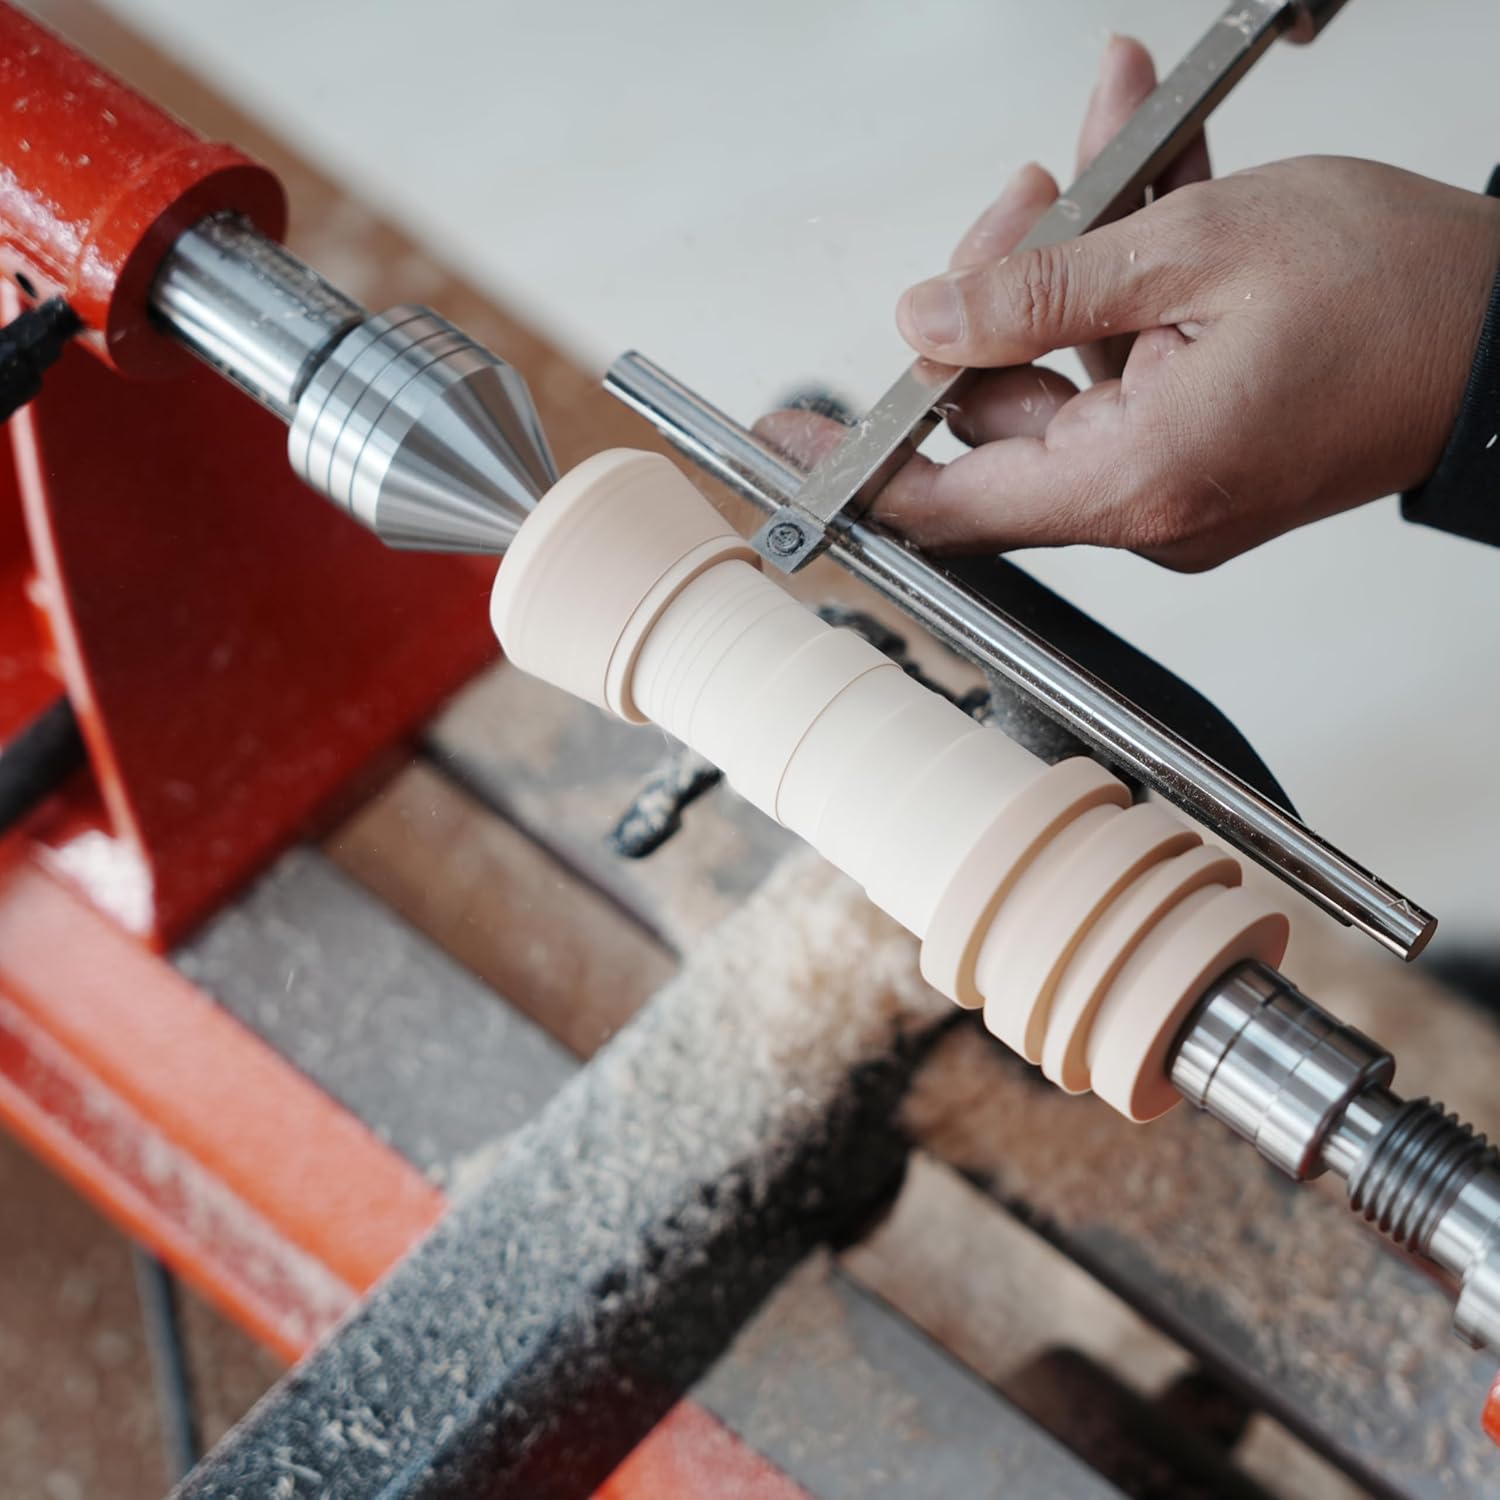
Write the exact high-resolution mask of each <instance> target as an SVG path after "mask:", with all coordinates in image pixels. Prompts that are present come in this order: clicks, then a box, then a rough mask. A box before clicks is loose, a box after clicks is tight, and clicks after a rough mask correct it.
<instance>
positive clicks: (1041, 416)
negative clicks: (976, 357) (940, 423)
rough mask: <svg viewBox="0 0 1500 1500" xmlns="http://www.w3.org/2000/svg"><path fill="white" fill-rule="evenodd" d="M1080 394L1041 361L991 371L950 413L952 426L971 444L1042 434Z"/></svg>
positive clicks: (987, 372) (1076, 388) (1064, 376)
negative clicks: (1063, 406) (1044, 367)
mask: <svg viewBox="0 0 1500 1500" xmlns="http://www.w3.org/2000/svg"><path fill="white" fill-rule="evenodd" d="M1077 394H1078V387H1077V386H1076V385H1074V384H1073V382H1072V381H1071V380H1069V379H1068V377H1067V376H1066V375H1059V374H1058V373H1057V372H1056V371H1055V370H1044V369H1040V368H1038V367H1037V366H1036V365H1016V366H1015V367H1014V368H1012V369H1009V370H994V371H986V372H985V373H984V374H983V375H981V376H979V378H978V379H977V380H976V381H975V382H974V384H973V385H972V386H970V387H969V389H968V390H966V391H965V392H964V394H963V396H962V398H961V399H960V401H959V403H958V405H957V406H956V407H955V408H954V409H953V410H952V411H950V412H949V413H948V427H949V429H950V430H951V431H952V433H953V435H954V436H955V437H957V438H958V439H959V440H960V441H961V442H964V443H967V444H968V445H969V446H970V447H971V448H975V447H978V446H979V444H980V443H993V442H997V441H998V440H999V439H1001V438H1010V437H1040V436H1041V435H1042V434H1043V433H1044V432H1045V431H1046V430H1047V424H1048V423H1049V422H1050V421H1051V420H1052V418H1053V417H1054V416H1055V415H1056V414H1057V410H1058V408H1059V407H1060V406H1062V404H1063V403H1064V402H1065V401H1068V400H1070V399H1071V398H1072V397H1074V396H1076V395H1077Z"/></svg>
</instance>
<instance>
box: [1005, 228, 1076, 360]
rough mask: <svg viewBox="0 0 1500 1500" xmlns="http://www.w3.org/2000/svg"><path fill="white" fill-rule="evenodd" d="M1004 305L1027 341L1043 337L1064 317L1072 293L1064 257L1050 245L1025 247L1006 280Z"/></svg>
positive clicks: (1060, 322)
mask: <svg viewBox="0 0 1500 1500" xmlns="http://www.w3.org/2000/svg"><path fill="white" fill-rule="evenodd" d="M1007 285H1008V299H1009V306H1008V307H1007V308H1006V309H1004V310H1005V311H1006V312H1007V313H1008V314H1009V319H1010V322H1011V324H1012V326H1013V327H1014V328H1015V329H1016V331H1017V332H1018V333H1019V334H1020V335H1021V336H1022V337H1023V338H1025V339H1026V340H1028V341H1045V340H1046V338H1047V336H1048V335H1049V334H1050V333H1051V332H1052V331H1053V330H1054V329H1056V328H1057V327H1058V326H1059V325H1060V324H1062V323H1063V322H1064V321H1065V320H1066V316H1067V312H1068V307H1069V303H1070V299H1071V295H1072V288H1071V275H1070V268H1069V266H1068V262H1067V257H1066V256H1063V255H1059V254H1058V252H1057V248H1056V247H1055V246H1053V245H1044V246H1041V247H1040V248H1038V249H1035V250H1028V251H1027V252H1026V254H1025V255H1023V256H1022V257H1021V258H1020V260H1019V262H1017V263H1016V272H1015V275H1014V276H1012V277H1010V278H1009V281H1008V284H1007Z"/></svg>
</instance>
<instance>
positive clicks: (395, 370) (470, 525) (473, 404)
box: [287, 307, 557, 552]
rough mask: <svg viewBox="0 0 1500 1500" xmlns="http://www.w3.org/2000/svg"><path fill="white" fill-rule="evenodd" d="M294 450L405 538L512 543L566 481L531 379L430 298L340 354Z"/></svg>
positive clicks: (307, 398)
mask: <svg viewBox="0 0 1500 1500" xmlns="http://www.w3.org/2000/svg"><path fill="white" fill-rule="evenodd" d="M287 452H288V454H289V456H290V458H291V462H292V467H293V468H294V469H295V470H296V471H297V473H298V474H299V475H300V476H301V477H302V478H303V479H304V480H305V481H306V482H307V483H308V484H309V485H311V486H312V487H313V488H314V489H315V490H318V491H320V492H321V493H322V494H325V495H327V496H328V498H329V499H330V500H332V501H333V502H334V504H335V505H338V506H341V507H342V508H343V509H344V510H346V511H348V512H349V514H350V515H351V516H353V517H354V519H355V520H357V521H359V522H360V523H361V524H362V525H364V526H367V527H368V528H369V529H370V530H371V531H373V532H375V533H376V535H377V536H379V537H380V538H381V539H382V540H383V541H384V542H386V543H387V544H388V545H390V546H392V547H402V548H420V549H425V550H432V551H443V552H503V551H504V550H505V549H506V547H507V546H508V545H509V544H510V540H511V538H512V537H513V536H514V535H515V533H516V529H517V528H518V527H519V526H520V524H521V522H522V521H523V520H525V518H526V516H527V515H528V514H529V513H530V511H531V509H532V507H533V506H534V505H535V504H536V502H537V501H538V500H539V499H540V498H541V497H542V496H543V495H544V494H545V493H546V492H547V490H548V489H549V488H550V487H551V486H552V485H553V483H555V482H556V479H557V469H556V466H555V465H554V463H553V461H552V455H551V453H550V451H549V450H548V447H547V440H546V437H545V435H544V434H543V432H542V429H541V424H540V422H539V421H538V419H537V416H536V410H535V408H534V407H533V406H532V404H531V397H530V395H529V394H528V392H527V390H526V385H525V382H524V381H523V380H522V379H521V377H520V375H519V374H518V373H517V372H516V371H515V370H514V369H512V368H511V367H510V366H509V365H507V364H506V363H505V362H504V361H503V360H500V359H497V358H496V357H495V356H494V355H493V354H491V353H490V352H489V351H488V350H486V349H483V348H481V347H480V346H479V345H478V344H476V343H475V342H474V341H473V340H472V339H471V338H469V337H468V335H466V334H464V333H461V332H460V331H459V330H458V329H457V328H455V327H454V326H453V325H452V324H451V323H449V322H448V321H447V320H446V319H445V318H441V317H439V316H438V315H437V314H436V313H434V312H431V311H429V310H428V309H427V308H423V307H400V308H395V309H393V310H392V311H390V312H388V313H384V314H382V315H381V316H380V317H377V318H371V319H369V320H368V321H366V322H364V323H362V324H360V325H359V327H357V328H356V329H354V330H353V331H352V332H351V333H349V334H347V335H346V336H345V337H344V338H343V339H342V340H341V341H340V342H339V343H338V344H337V345H336V346H335V347H334V348H333V349H332V350H331V351H330V353H329V354H328V356H327V358H326V359H325V360H324V361H323V363H322V364H321V365H319V366H318V368H317V370H316V371H315V372H314V373H313V376H312V378H311V379H310V380H309V381H308V383H307V388H306V390H305V391H304V392H303V394H302V398H301V400H300V401H299V402H298V403H297V411H296V415H295V416H294V418H293V420H292V424H291V430H290V432H289V434H288V437H287Z"/></svg>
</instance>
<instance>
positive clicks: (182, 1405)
mask: <svg viewBox="0 0 1500 1500" xmlns="http://www.w3.org/2000/svg"><path fill="white" fill-rule="evenodd" d="M135 1287H136V1295H137V1296H138V1297H139V1298H140V1303H141V1321H142V1323H143V1324H144V1325H145V1329H146V1348H147V1351H148V1353H149V1354H150V1357H151V1374H152V1377H153V1379H154V1381H155V1384H156V1405H157V1410H158V1411H159V1412H160V1414H161V1430H162V1448H163V1450H164V1452H165V1454H166V1460H167V1470H168V1474H169V1476H170V1478H171V1480H172V1483H173V1484H176V1483H177V1481H178V1480H179V1479H182V1478H183V1477H184V1476H185V1475H187V1474H188V1473H189V1472H190V1471H191V1469H192V1468H193V1465H194V1464H196V1463H197V1462H198V1459H199V1457H200V1450H199V1446H198V1418H197V1414H196V1412H195V1410H194V1406H193V1377H192V1372H191V1371H190V1370H189V1369H188V1358H187V1345H186V1343H185V1342H184V1341H183V1336H182V1310H181V1307H180V1305H179V1302H178V1298H177V1278H176V1277H174V1276H173V1275H172V1273H171V1272H170V1271H169V1270H168V1269H167V1268H166V1266H164V1265H163V1264H162V1263H161V1261H159V1260H158V1259H157V1258H156V1257H155V1256H154V1255H153V1254H152V1253H151V1252H150V1251H149V1250H145V1249H142V1248H141V1247H140V1246H139V1245H137V1246H136V1249H135Z"/></svg>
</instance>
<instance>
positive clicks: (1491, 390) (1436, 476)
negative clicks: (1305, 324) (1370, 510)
mask: <svg viewBox="0 0 1500 1500" xmlns="http://www.w3.org/2000/svg"><path fill="white" fill-rule="evenodd" d="M1485 191H1486V192H1487V193H1488V194H1489V195H1490V197H1492V198H1495V197H1500V167H1497V168H1496V169H1495V171H1494V172H1493V173H1492V174H1491V176H1490V181H1489V186H1488V187H1487V188H1486V189H1485ZM1401 514H1402V515H1403V516H1405V517H1406V519H1407V520H1408V521H1416V522H1419V523H1420V524H1421V525H1423V526H1435V527H1436V528H1437V529H1438V530H1439V531H1451V532H1452V533H1453V534H1454V535H1455V536H1463V537H1468V538H1469V539H1470V540H1471V541H1476V542H1488V543H1489V545H1490V546H1492V547H1500V277H1497V278H1496V281H1495V288H1494V290H1493V291H1492V292H1491V293H1490V306H1489V311H1488V313H1487V314H1486V315H1485V319H1484V328H1483V330H1482V331H1481V333H1480V335H1479V347H1478V349H1477V350H1476V351H1475V354H1474V367H1473V369H1471V370H1470V371H1469V383H1468V385H1467V386H1466V387H1465V388H1464V399H1463V405H1462V406H1461V407H1460V408H1459V412H1458V422H1457V423H1456V425H1455V426H1454V428H1453V435H1452V436H1451V437H1450V438H1449V439H1448V446H1447V447H1446V448H1444V449H1443V456H1442V457H1441V458H1440V459H1439V460H1438V466H1437V468H1435V469H1434V470H1433V471H1432V478H1430V479H1429V480H1428V481H1427V482H1426V484H1424V485H1422V486H1421V487H1420V488H1418V489H1414V490H1408V491H1407V492H1406V493H1405V494H1404V495H1403V496H1402V497H1401Z"/></svg>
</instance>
